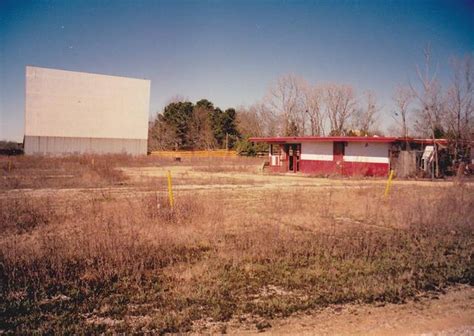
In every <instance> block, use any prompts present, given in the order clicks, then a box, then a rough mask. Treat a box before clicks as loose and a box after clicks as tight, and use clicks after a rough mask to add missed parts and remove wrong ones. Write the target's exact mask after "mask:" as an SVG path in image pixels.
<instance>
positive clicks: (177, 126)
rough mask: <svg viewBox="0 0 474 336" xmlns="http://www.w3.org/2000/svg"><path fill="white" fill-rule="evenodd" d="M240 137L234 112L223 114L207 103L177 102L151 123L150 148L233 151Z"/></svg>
mask: <svg viewBox="0 0 474 336" xmlns="http://www.w3.org/2000/svg"><path fill="white" fill-rule="evenodd" d="M239 135H240V134H239V132H238V130H237V126H236V111H235V109H233V108H228V109H226V110H225V111H223V110H221V109H220V108H219V107H215V106H214V104H213V103H212V102H210V101H209V100H207V99H201V100H199V101H198V102H196V104H193V103H191V102H189V101H176V102H171V103H170V104H168V105H167V106H166V107H165V108H164V111H163V113H161V114H158V115H157V117H156V118H155V120H153V121H152V122H151V123H150V128H149V141H150V144H149V145H150V148H151V149H152V150H169V149H173V150H178V149H215V148H233V146H234V143H235V141H236V140H237V139H238V138H239Z"/></svg>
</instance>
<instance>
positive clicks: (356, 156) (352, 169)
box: [250, 136, 397, 176]
mask: <svg viewBox="0 0 474 336" xmlns="http://www.w3.org/2000/svg"><path fill="white" fill-rule="evenodd" d="M396 140H397V138H395V137H353V136H328V137H318V136H302V137H265V138H250V141H252V142H263V143H268V144H269V146H270V148H269V168H270V171H273V172H295V173H296V172H302V173H305V174H313V175H318V174H321V175H330V174H340V175H349V176H350V175H362V176H385V175H387V174H388V172H389V171H390V149H391V145H392V144H393V143H395V142H396Z"/></svg>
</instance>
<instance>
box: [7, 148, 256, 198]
mask: <svg viewBox="0 0 474 336" xmlns="http://www.w3.org/2000/svg"><path fill="white" fill-rule="evenodd" d="M261 162H262V159H256V158H247V157H235V158H183V159H182V161H181V162H176V161H174V160H173V159H172V158H160V157H153V156H143V157H132V156H129V155H77V156H67V157H44V156H13V157H9V156H0V190H2V189H3V190H9V189H25V188H30V189H40V188H77V187H82V188H91V187H105V186H114V185H122V184H126V183H127V182H128V178H127V176H126V175H125V174H123V172H122V171H121V170H120V169H117V168H120V167H157V166H158V167H159V166H164V165H166V166H192V167H193V169H195V170H196V171H203V172H256V171H257V170H258V166H259V165H260V164H261Z"/></svg>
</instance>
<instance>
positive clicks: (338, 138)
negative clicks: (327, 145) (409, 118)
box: [249, 136, 398, 143]
mask: <svg viewBox="0 0 474 336" xmlns="http://www.w3.org/2000/svg"><path fill="white" fill-rule="evenodd" d="M397 139H398V138H396V137H368V136H362V137H356V136H327V137H321V136H300V137H253V138H250V139H249V140H250V141H252V142H267V143H296V142H333V141H345V142H385V143H387V142H394V141H397Z"/></svg>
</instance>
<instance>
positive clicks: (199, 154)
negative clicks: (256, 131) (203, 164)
mask: <svg viewBox="0 0 474 336" xmlns="http://www.w3.org/2000/svg"><path fill="white" fill-rule="evenodd" d="M150 155H151V156H158V157H168V158H177V157H179V158H189V157H196V158H206V157H219V158H220V157H237V156H238V154H237V152H236V151H230V150H229V151H228V150H225V149H218V150H208V151H206V150H197V151H184V150H183V151H153V152H151V153H150Z"/></svg>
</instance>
